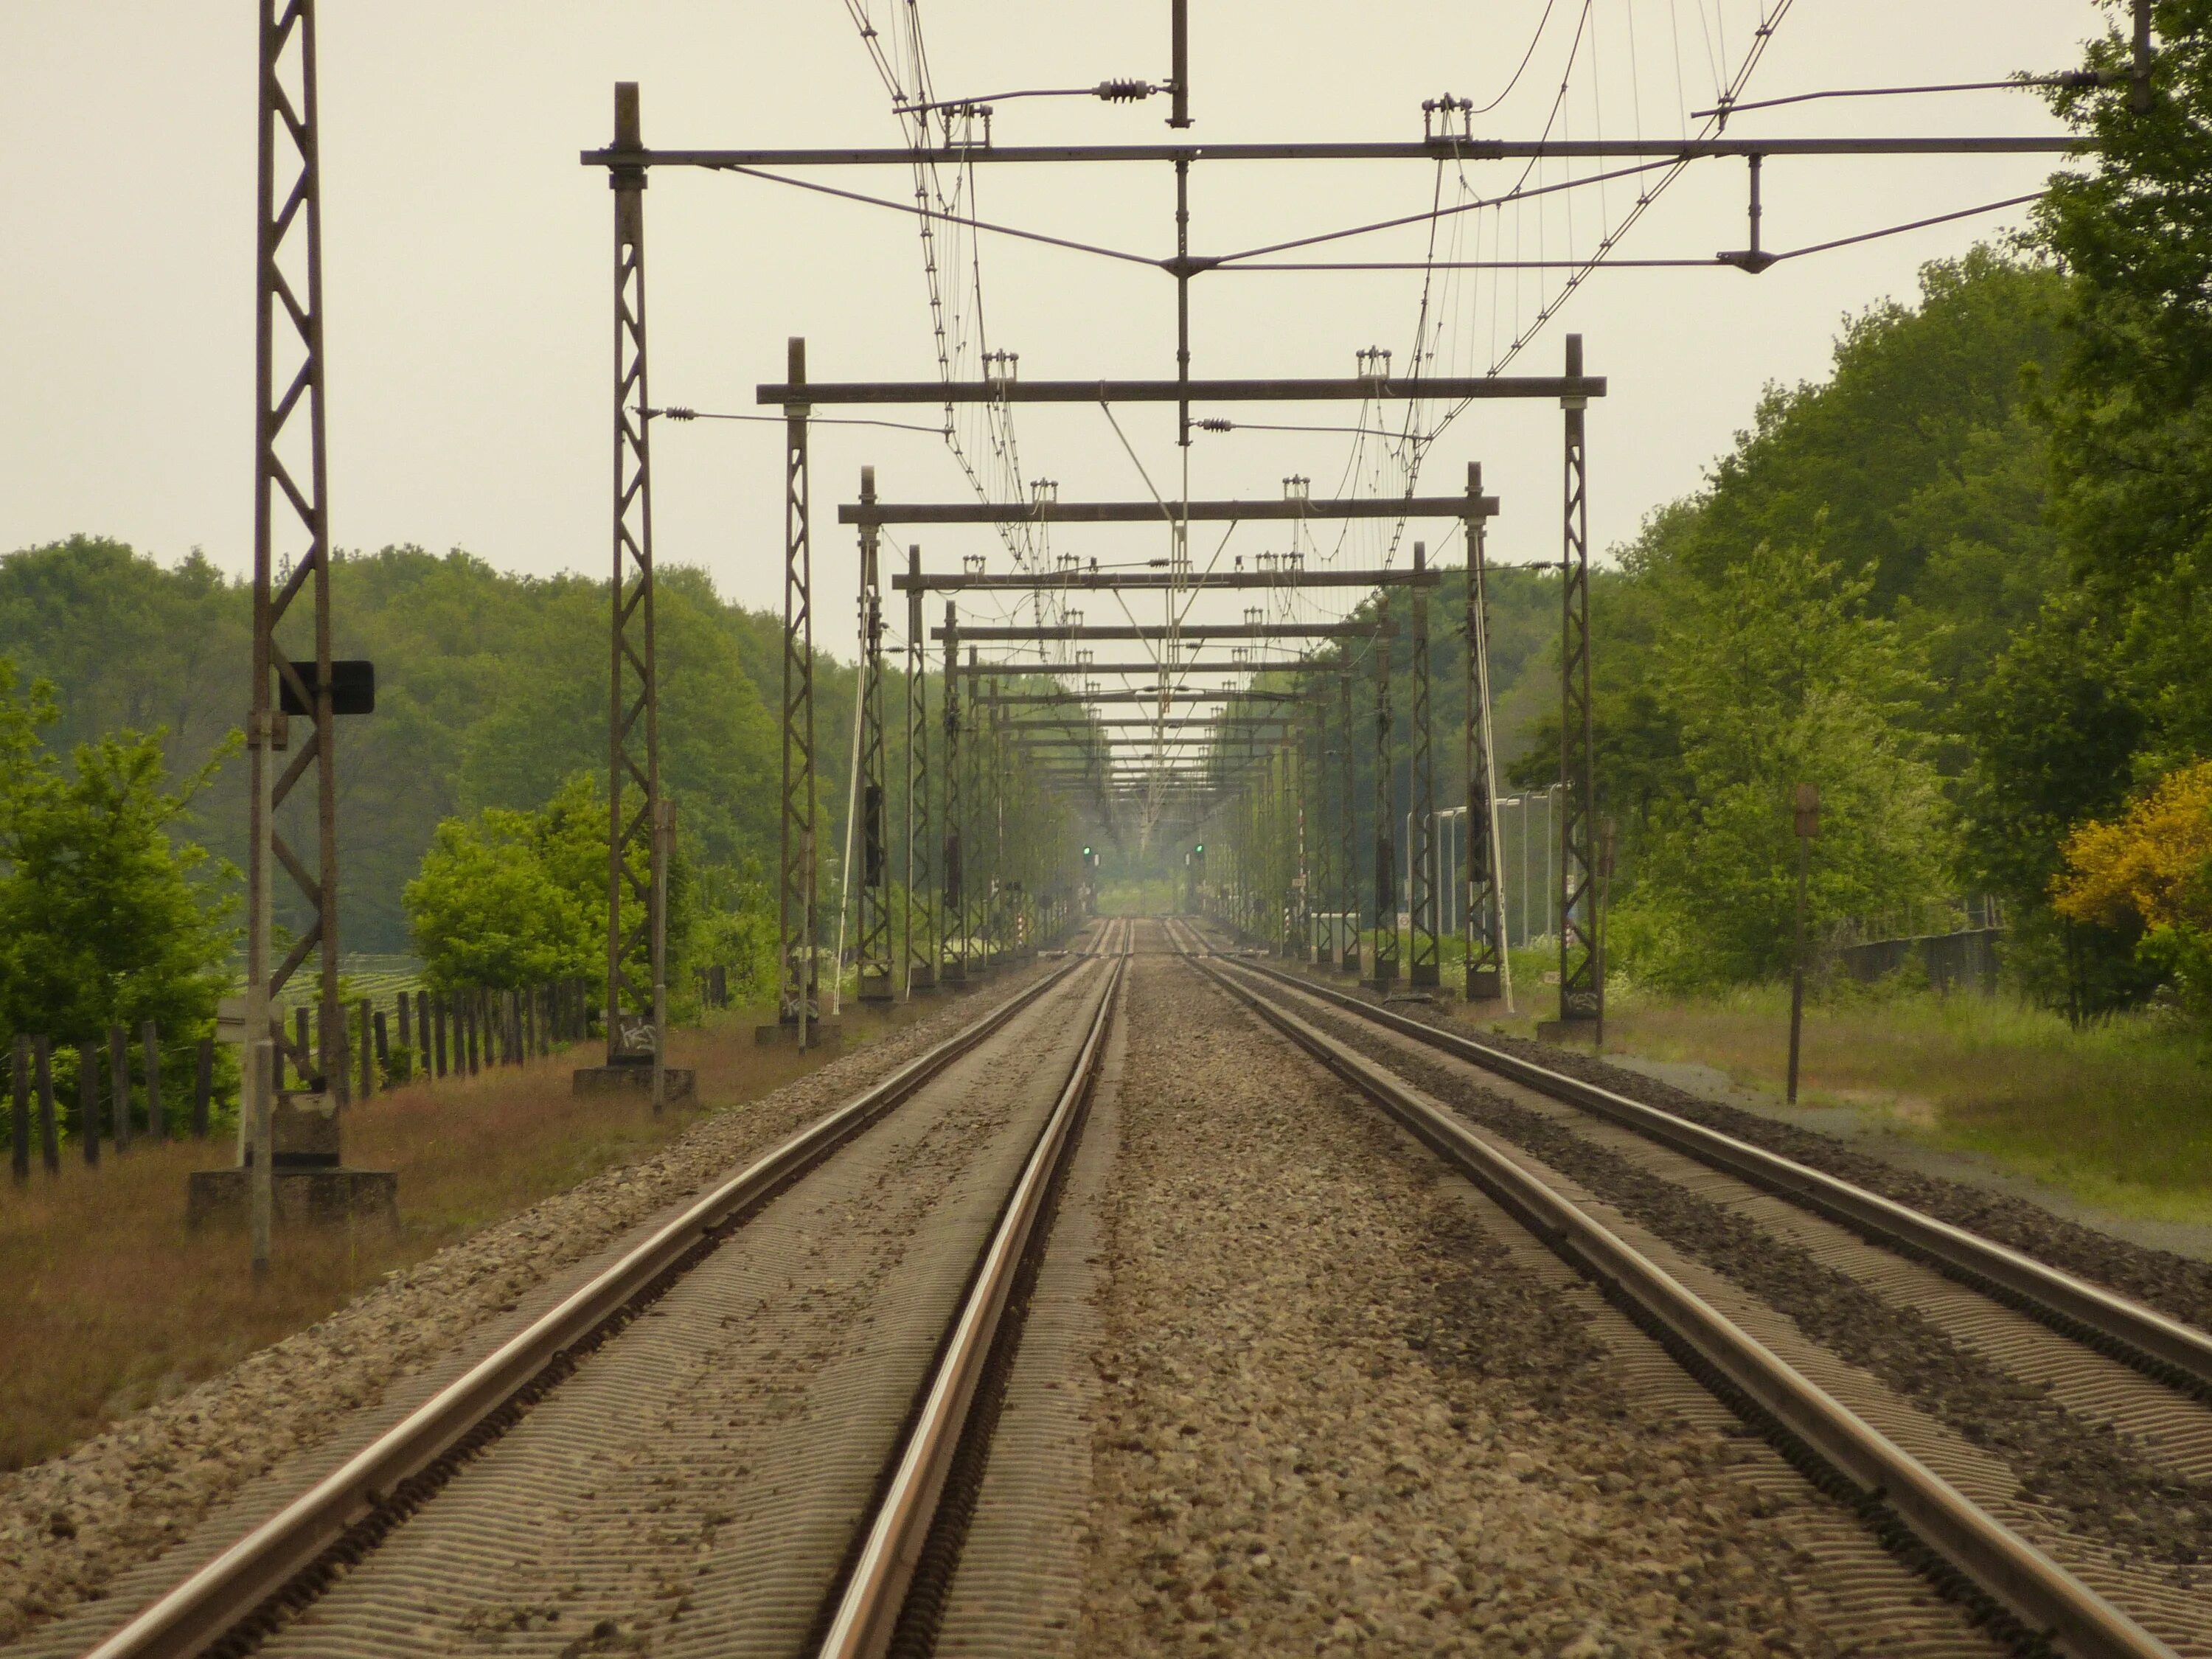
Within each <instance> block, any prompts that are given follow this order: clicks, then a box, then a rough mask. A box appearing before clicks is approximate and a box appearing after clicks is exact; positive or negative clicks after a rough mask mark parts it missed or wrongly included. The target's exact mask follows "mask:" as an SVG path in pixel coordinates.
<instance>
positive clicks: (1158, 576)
mask: <svg viewBox="0 0 2212 1659" xmlns="http://www.w3.org/2000/svg"><path fill="white" fill-rule="evenodd" d="M1456 499H1457V505H1458V507H1460V508H1461V509H1462V513H1463V512H1464V509H1465V508H1466V507H1467V505H1468V503H1467V501H1466V500H1465V499H1464V498H1456ZM1269 504H1270V505H1272V503H1269ZM1075 505H1078V506H1080V505H1081V503H1079V502H1078V503H1075ZM1198 505H1200V506H1206V505H1211V503H1205V502H1200V503H1199V504H1198ZM1230 505H1237V503H1230ZM1242 505H1244V506H1255V505H1259V503H1255V502H1245V503H1242ZM1362 505H1363V506H1364V503H1363V504H1362ZM1379 505H1381V506H1383V507H1387V508H1388V509H1389V510H1388V511H1387V512H1383V513H1363V514H1362V515H1361V516H1364V517H1370V518H1392V519H1395V518H1397V517H1398V516H1400V514H1401V513H1406V508H1407V504H1406V503H1405V502H1404V501H1384V502H1382V503H1379ZM1174 506H1175V503H1173V502H1170V503H1169V508H1170V512H1172V511H1173V509H1174ZM1439 513H1442V509H1441V508H1440V509H1439ZM840 516H841V517H842V510H841V513H840ZM1269 516H1271V517H1275V518H1285V519H1290V518H1298V517H1302V516H1304V515H1302V514H1299V513H1273V514H1271V515H1269ZM1313 516H1315V517H1320V516H1322V515H1320V514H1318V513H1316V514H1314V515H1313ZM1407 516H1419V515H1418V514H1408V515H1407ZM1444 516H1451V517H1457V516H1461V515H1460V514H1458V513H1453V514H1445V515H1444ZM1161 517H1162V514H1161V512H1160V509H1159V507H1158V506H1156V505H1154V506H1152V507H1151V509H1150V511H1149V512H1147V513H1145V514H1143V515H1141V520H1131V522H1140V521H1146V522H1148V521H1153V520H1160V519H1161ZM1441 580H1443V578H1442V576H1441V574H1440V573H1438V572H1437V571H1434V570H1310V569H1305V568H1281V567H1277V568H1272V569H1260V570H1212V571H1192V572H1190V573H1189V574H1187V575H1182V576H1178V575H1176V574H1173V573H1171V572H1170V571H1165V570H1141V571H1114V570H1106V571H1072V572H1064V573H1058V574H1037V575H1022V574H1018V573H1009V572H994V573H987V574H977V573H974V572H963V573H960V574H951V573H949V572H948V573H946V574H943V575H929V574H920V575H895V576H893V577H892V578H891V586H893V587H896V588H900V589H905V588H910V587H919V588H921V589H924V590H926V591H930V592H941V593H951V592H963V591H965V592H1012V593H1027V592H1056V591H1060V590H1063V589H1064V590H1066V591H1068V592H1084V593H1090V592H1152V591H1153V590H1155V589H1158V588H1166V589H1170V590H1172V591H1174V592H1188V591H1190V590H1193V589H1196V588H1207V587H1218V588H1261V589H1267V590H1273V589H1279V588H1285V587H1434V586H1437V583H1438V582H1439V581H1441ZM984 666H985V667H986V668H988V667H990V666H991V665H990V664H988V663H986V664H984Z"/></svg>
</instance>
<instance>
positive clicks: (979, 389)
mask: <svg viewBox="0 0 2212 1659" xmlns="http://www.w3.org/2000/svg"><path fill="white" fill-rule="evenodd" d="M1604 396H1605V377H1604V376H1603V375H1602V374H1588V375H1585V374H1577V375H1573V376H1571V377H1565V378H1563V377H1561V376H1559V375H1556V374H1477V375H1454V376H1443V375H1439V376H1437V377H1436V378H1434V379H1431V380H1422V379H1418V378H1416V379H1410V380H1408V379H1395V380H1394V379H1392V378H1391V377H1390V376H1389V375H1387V374H1355V375H1339V376H1334V377H1330V378H1325V379H1320V380H1190V381H1182V380H818V381H815V380H805V381H802V380H783V381H769V382H766V383H763V384H762V385H760V386H756V387H755V388H754V389H753V397H754V399H755V401H756V402H758V403H763V404H777V405H780V406H785V407H788V406H791V405H793V404H798V405H802V406H803V405H808V404H811V405H812V406H814V407H816V408H817V409H818V408H822V407H824V406H827V405H833V404H834V405H839V406H848V405H851V404H939V405H942V404H1172V403H1178V402H1181V401H1182V399H1183V398H1186V397H1188V398H1189V399H1190V401H1191V402H1193V403H1206V404H1291V403H1337V404H1345V403H1351V404H1361V403H1366V402H1368V401H1370V399H1373V400H1376V401H1397V402H1403V401H1405V400H1407V399H1408V398H1441V399H1446V400H1449V401H1451V402H1458V401H1459V400H1461V399H1462V398H1472V399H1475V400H1479V401H1488V400H1492V399H1498V398H1504V399H1512V398H1536V399H1540V400H1542V401H1546V402H1549V401H1552V400H1554V399H1557V398H1602V397H1604ZM1083 504H1084V503H1082V502H1079V501H1078V502H1066V503H1062V505H1066V506H1075V507H1080V506H1082V505H1083ZM1300 504H1301V505H1310V506H1316V507H1317V506H1319V505H1321V504H1320V503H1319V502H1312V503H1300ZM1032 505H1034V504H1032ZM1046 505H1051V503H1046ZM1152 514H1153V516H1154V517H1158V516H1159V506H1158V503H1157V502H1155V503H1153V504H1152ZM1286 516H1294V515H1286ZM885 522H886V523H898V524H911V523H926V522H937V523H943V522H945V520H908V519H899V520H885ZM956 522H957V521H956ZM975 522H980V523H990V522H992V520H976V521H975Z"/></svg>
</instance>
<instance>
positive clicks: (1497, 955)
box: [1462, 462, 1510, 1002]
mask: <svg viewBox="0 0 2212 1659" xmlns="http://www.w3.org/2000/svg"><path fill="white" fill-rule="evenodd" d="M1467 496H1468V516H1467V519H1466V520H1465V523H1464V526H1463V528H1464V530H1465V532H1466V535H1467V744H1466V759H1467V864H1466V873H1465V875H1464V876H1463V877H1462V897H1463V898H1464V899H1465V901H1466V913H1467V914H1466V921H1465V924H1464V926H1465V927H1466V933H1467V1000H1468V1001H1469V1002H1481V1001H1486V1000H1490V999H1492V998H1493V997H1496V996H1498V994H1500V992H1501V990H1503V989H1504V988H1505V987H1506V986H1507V985H1508V984H1510V975H1507V974H1506V972H1505V969H1506V965H1507V964H1506V961H1505V916H1504V909H1503V908H1502V907H1503V903H1504V890H1503V889H1502V888H1501V887H1500V886H1499V884H1498V787H1497V780H1496V778H1495V777H1494V776H1493V775H1492V763H1493V757H1494V754H1495V746H1494V744H1492V738H1491V730H1490V600H1489V594H1488V592H1487V567H1486V559H1485V551H1486V547H1485V543H1486V533H1487V527H1488V521H1487V520H1486V518H1485V517H1484V516H1483V513H1482V512H1481V510H1480V504H1481V501H1482V467H1481V465H1480V464H1479V463H1476V462H1469V463H1468V469H1467Z"/></svg>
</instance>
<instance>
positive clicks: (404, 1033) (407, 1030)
mask: <svg viewBox="0 0 2212 1659" xmlns="http://www.w3.org/2000/svg"><path fill="white" fill-rule="evenodd" d="M397 1000H398V1004H399V1046H400V1047H401V1048H404V1049H406V1050H407V1052H408V1054H409V1056H410V1058H409V1062H408V1066H407V1075H406V1076H405V1077H404V1078H402V1079H400V1081H401V1082H403V1083H411V1082H413V1081H414V1079H415V1066H414V1061H413V1058H412V1057H413V1055H414V1053H415V1038H414V1036H413V1032H414V1030H415V1028H414V1027H413V1026H412V1025H410V1024H408V1021H407V993H406V992H404V991H402V992H401V993H400V994H399V995H398V999H397Z"/></svg>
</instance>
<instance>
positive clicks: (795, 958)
mask: <svg viewBox="0 0 2212 1659" xmlns="http://www.w3.org/2000/svg"><path fill="white" fill-rule="evenodd" d="M787 375H788V377H789V379H790V381H791V384H792V385H793V386H803V385H804V384H805V380H806V342H805V341H804V340H801V339H793V340H792V341H791V342H790V343H789V350H788V363H787ZM810 412H811V410H810V406H809V405H808V404H806V403H805V401H804V400H803V399H801V400H798V401H793V402H787V404H785V405H784V415H785V417H786V418H785V422H784V442H783V795H782V808H781V818H782V822H781V835H780V836H779V844H778V854H779V859H778V875H777V881H776V925H777V933H778V946H779V956H778V961H779V962H780V963H781V974H782V983H781V988H780V989H779V991H778V994H777V997H776V1021H777V1024H779V1025H780V1026H781V1027H783V1028H784V1029H786V1030H789V1031H790V1032H792V1033H793V1035H794V1036H796V1037H797V1038H798V1041H799V1047H800V1048H805V1047H806V1046H807V1045H808V1043H809V1042H810V1041H811V1037H812V1036H813V1033H814V1030H815V1026H816V1024H817V1021H818V1020H819V1019H820V1018H821V977H820V975H821V969H820V965H819V963H818V960H817V958H818V956H819V950H818V945H819V942H820V939H819V928H818V927H817V921H816V915H815V911H816V899H817V894H818V893H819V891H820V880H819V873H820V872H819V869H818V866H817V862H816V846H815V808H816V805H817V802H816V800H815V794H814V790H815V785H814V599H813V591H814V556H813V549H812V545H811V534H810V528H809V525H808V521H807V515H808V498H807V464H806V440H807V416H808V415H809V413H810Z"/></svg>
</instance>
